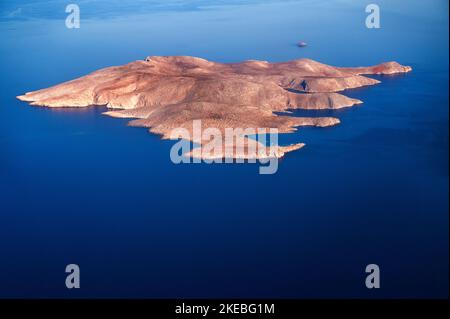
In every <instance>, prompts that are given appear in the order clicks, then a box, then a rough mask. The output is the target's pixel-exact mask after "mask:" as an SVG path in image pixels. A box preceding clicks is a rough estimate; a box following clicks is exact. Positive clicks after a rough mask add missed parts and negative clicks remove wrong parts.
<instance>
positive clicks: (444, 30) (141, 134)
mask: <svg viewBox="0 0 450 319" xmlns="http://www.w3.org/2000/svg"><path fill="white" fill-rule="evenodd" d="M5 2H6V1H2V2H1V4H0V39H1V44H0V70H1V71H0V297H370V298H371V297H374V298H381V297H446V296H448V248H449V247H448V208H449V200H448V191H449V173H448V162H449V158H448V146H449V145H448V129H449V127H448V123H449V122H448V120H449V118H448V110H449V109H448V102H449V99H448V84H449V77H448V75H449V69H448V2H447V1H438V0H434V1H377V3H378V4H379V6H380V8H381V28H380V29H367V28H366V27H365V19H366V16H367V13H365V6H366V4H367V3H366V2H367V1H335V2H331V3H329V2H328V1H307V0H304V1H282V2H280V1H273V2H266V1H264V2H263V1H232V2H230V1H218V0H216V1H187V2H186V4H180V2H179V1H173V0H172V1H151V2H143V1H126V3H127V4H124V2H125V1H105V0H101V1H97V2H94V1H77V3H79V5H80V9H81V28H80V29H77V30H75V29H72V30H70V29H67V28H66V27H65V24H64V20H65V18H66V16H67V14H66V13H65V11H64V10H65V6H66V4H67V3H68V2H67V1H43V0H38V1H8V2H7V3H5ZM230 3H231V4H230ZM300 40H302V41H306V42H308V44H309V45H308V47H306V48H298V47H296V45H295V43H296V42H298V41H300ZM147 55H193V56H199V57H203V58H206V59H210V60H214V61H220V62H231V61H240V60H244V59H262V60H268V61H285V60H290V59H297V58H302V57H307V58H312V59H315V60H318V61H320V62H324V63H328V64H331V65H338V66H359V65H371V64H377V63H380V62H384V61H391V60H396V61H398V62H400V63H401V64H405V65H411V66H412V67H413V68H414V70H413V72H412V73H409V74H406V75H401V76H379V77H376V78H377V79H379V80H381V81H382V83H381V84H379V85H377V86H373V87H369V88H361V89H357V90H349V91H347V92H345V94H346V95H348V96H351V97H354V98H358V99H361V100H362V101H364V104H362V105H359V106H357V107H354V108H351V109H345V110H340V111H325V112H297V113H296V114H298V115H303V114H307V115H312V116H317V115H332V116H336V117H338V118H340V119H341V121H342V123H341V125H339V126H336V127H332V128H326V129H321V128H305V129H300V130H299V131H298V132H296V133H295V134H290V135H284V136H282V137H281V142H283V143H293V142H304V143H306V147H305V148H303V149H302V150H300V151H297V152H293V153H290V154H288V155H287V156H286V157H285V158H284V159H283V160H282V161H281V162H280V164H279V170H278V172H277V173H276V174H274V175H259V174H258V166H257V165H253V164H239V165H236V164H235V165H207V164H197V165H174V164H172V162H171V161H170V158H169V150H170V147H171V146H172V145H173V142H170V141H162V140H160V139H159V137H157V136H154V135H151V134H148V133H147V132H146V130H145V129H143V128H130V127H127V126H126V123H127V121H126V120H123V119H114V118H110V117H107V116H104V115H102V114H101V113H102V112H103V111H104V109H102V108H95V107H93V108H86V109H63V110H57V109H46V108H38V107H31V106H29V105H27V104H26V103H23V102H20V101H18V100H16V99H15V96H16V95H19V94H23V93H24V92H27V91H32V90H36V89H40V88H44V87H48V86H50V85H54V84H57V83H59V82H62V81H66V80H70V79H73V78H75V77H78V76H81V75H84V74H86V73H88V72H91V71H94V70H96V69H99V68H102V67H106V66H111V65H120V64H124V63H127V62H130V61H133V60H138V59H143V58H145V57H146V56H147ZM69 263H76V264H78V265H80V267H81V287H82V288H81V289H79V290H70V291H69V290H67V289H66V288H65V285H64V281H65V276H66V274H65V272H64V270H65V266H66V265H67V264H69ZM371 263H375V264H378V265H379V266H380V268H381V289H378V290H368V289H367V288H366V287H365V284H364V280H365V275H366V274H365V272H364V270H365V266H366V265H367V264H371Z"/></svg>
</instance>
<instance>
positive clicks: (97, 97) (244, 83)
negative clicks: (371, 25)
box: [17, 56, 411, 158]
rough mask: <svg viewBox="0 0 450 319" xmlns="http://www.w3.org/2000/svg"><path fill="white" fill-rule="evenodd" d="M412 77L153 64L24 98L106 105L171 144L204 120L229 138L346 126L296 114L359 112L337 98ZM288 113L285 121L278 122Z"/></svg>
mask: <svg viewBox="0 0 450 319" xmlns="http://www.w3.org/2000/svg"><path fill="white" fill-rule="evenodd" d="M409 71H411V67H408V66H402V65H400V64H398V63H397V62H387V63H382V64H379V65H375V66H371V67H356V68H348V67H333V66H329V65H326V64H322V63H319V62H316V61H313V60H310V59H300V60H294V61H289V62H280V63H269V62H267V61H258V60H248V61H244V62H241V63H216V62H211V61H207V60H204V59H201V58H196V57H189V56H150V57H147V58H146V59H145V60H142V61H134V62H131V63H128V64H126V65H123V66H115V67H108V68H105V69H101V70H98V71H95V72H93V73H91V74H88V75H86V76H83V77H80V78H78V79H75V80H72V81H68V82H64V83H61V84H58V85H55V86H52V87H50V88H46V89H42V90H38V91H34V92H29V93H26V94H25V95H21V96H18V97H17V98H18V99H20V100H22V101H27V102H30V104H31V105H39V106H47V107H87V106H92V105H106V106H107V107H108V108H109V109H110V110H109V111H108V112H105V113H104V114H106V115H109V116H113V117H121V118H131V119H132V120H131V121H130V122H129V124H130V125H132V126H142V127H147V128H149V131H150V132H152V133H155V134H160V135H161V136H162V138H166V139H169V138H172V139H173V138H174V136H173V135H171V132H172V131H173V130H174V129H177V128H184V129H186V130H188V131H190V132H192V130H193V123H194V121H195V120H201V124H202V127H203V128H204V129H205V128H215V129H218V130H219V131H222V132H223V131H225V129H226V128H255V129H256V128H267V129H270V128H274V129H277V130H278V132H280V133H288V132H292V131H294V130H296V128H297V127H300V126H318V127H325V126H331V125H336V124H338V123H339V119H337V118H334V117H296V116H290V115H289V110H293V109H315V110H317V109H338V108H344V107H350V106H353V105H355V104H360V103H362V102H361V101H360V100H357V99H352V98H349V97H347V96H345V95H342V94H340V93H337V92H340V91H343V90H346V89H353V88H358V87H362V86H368V85H374V84H377V83H379V81H378V80H375V79H372V78H369V77H366V76H364V75H368V74H369V75H370V74H396V73H404V72H409ZM283 111H284V112H286V113H284V114H283V115H280V114H277V113H278V112H283ZM190 136H192V137H191V138H190V140H191V141H193V142H196V143H200V145H201V144H203V143H204V141H203V140H201V139H199V138H195V134H191V135H190ZM243 138H245V141H246V144H248V143H253V140H252V139H250V138H247V137H245V136H244V137H243ZM225 144H226V143H225ZM303 145H304V144H302V143H299V144H294V145H290V146H277V152H276V153H275V155H274V156H276V157H281V156H283V155H284V154H285V153H286V152H289V151H292V150H295V149H298V148H300V147H302V146H303ZM224 152H225V151H224ZM224 154H225V153H222V154H214V155H211V154H208V153H202V152H200V153H198V152H197V153H196V152H195V149H194V151H193V152H192V153H191V154H190V155H191V156H195V157H202V158H212V157H215V156H219V157H223V156H224ZM254 156H256V157H258V158H261V157H265V156H267V154H264V152H263V153H258V154H257V155H248V154H247V153H246V152H245V150H244V149H241V148H239V149H238V148H236V147H235V148H234V149H233V155H232V157H234V158H251V157H254Z"/></svg>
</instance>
